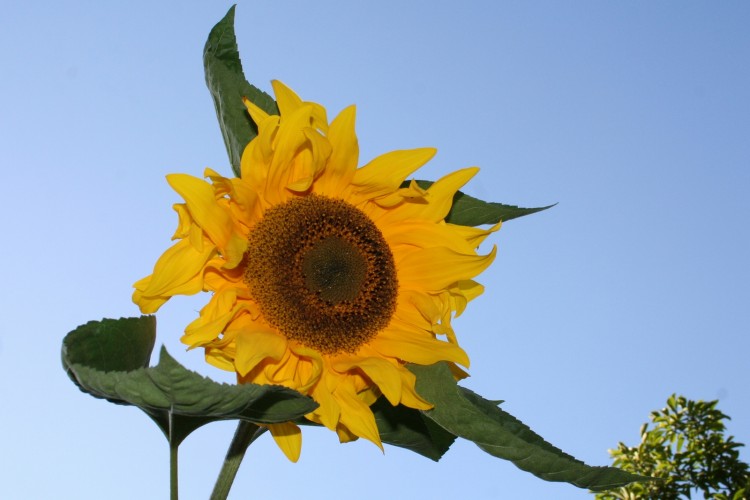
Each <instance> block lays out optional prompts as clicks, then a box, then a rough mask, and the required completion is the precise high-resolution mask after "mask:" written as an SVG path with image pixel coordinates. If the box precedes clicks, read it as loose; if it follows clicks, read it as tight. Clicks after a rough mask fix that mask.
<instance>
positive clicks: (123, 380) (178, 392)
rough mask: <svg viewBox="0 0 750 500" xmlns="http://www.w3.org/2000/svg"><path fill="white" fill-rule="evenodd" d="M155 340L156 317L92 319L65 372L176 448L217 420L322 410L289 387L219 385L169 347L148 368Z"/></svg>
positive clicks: (71, 342) (66, 359)
mask: <svg viewBox="0 0 750 500" xmlns="http://www.w3.org/2000/svg"><path fill="white" fill-rule="evenodd" d="M155 336H156V322H155V320H154V318H153V316H142V317H140V318H122V319H119V320H112V319H104V320H102V321H91V322H89V323H87V324H85V325H82V326H80V327H78V328H77V329H76V330H74V331H72V332H70V333H69V334H68V335H67V336H66V337H65V339H64V340H63V350H62V362H63V367H64V368H65V370H66V372H67V373H68V375H69V376H70V378H71V379H72V380H73V381H74V382H75V383H76V385H78V387H79V388H80V389H81V390H82V391H83V392H86V393H88V394H91V395H92V396H94V397H97V398H104V399H107V400H108V401H111V402H113V403H117V404H123V405H132V406H137V407H138V408H140V409H141V410H143V411H144V412H145V413H146V414H148V416H149V417H151V418H152V419H153V420H154V421H155V422H156V423H157V425H158V426H159V428H161V430H162V432H164V435H165V436H166V437H167V439H168V440H169V442H170V443H172V444H174V445H179V443H180V442H182V440H183V439H185V438H186V437H187V436H188V435H189V434H190V433H191V432H192V431H194V430H195V429H197V428H198V427H200V426H202V425H204V424H206V423H209V422H213V421H217V420H230V419H242V420H247V421H249V422H252V423H256V424H270V423H278V422H287V421H290V420H294V419H296V418H299V417H301V416H302V415H305V414H306V413H309V412H311V411H312V410H314V409H315V408H317V403H315V402H314V401H313V400H312V399H310V398H307V397H305V396H302V395H301V394H299V393H298V392H296V391H293V390H291V389H287V388H285V387H281V386H273V385H255V384H242V385H230V384H220V383H217V382H214V381H212V380H210V379H208V378H205V377H203V376H201V375H199V374H198V373H195V372H193V371H190V370H187V369H186V368H185V367H183V366H182V365H180V364H179V363H178V362H177V361H175V360H174V358H172V357H171V356H170V355H169V354H168V353H167V351H166V349H164V348H162V350H161V354H160V359H159V363H158V365H157V366H155V367H151V368H147V366H148V362H149V359H150V357H151V350H152V349H153V346H154V339H155ZM123 360H124V361H123Z"/></svg>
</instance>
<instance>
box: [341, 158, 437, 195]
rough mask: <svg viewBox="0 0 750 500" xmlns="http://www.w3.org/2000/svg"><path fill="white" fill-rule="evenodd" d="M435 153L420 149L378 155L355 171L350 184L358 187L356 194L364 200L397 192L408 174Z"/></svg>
mask: <svg viewBox="0 0 750 500" xmlns="http://www.w3.org/2000/svg"><path fill="white" fill-rule="evenodd" d="M436 152H437V151H436V150H435V149H434V148H420V149H407V150H400V151H391V152H390V153H386V154H384V155H380V156H378V157H377V158H375V159H374V160H372V161H371V162H370V163H368V164H367V165H365V166H364V167H362V168H360V169H357V171H356V173H355V174H354V179H352V184H354V185H356V186H358V187H359V189H358V194H359V195H360V196H363V197H365V198H375V197H378V196H383V195H388V194H390V193H392V192H393V191H395V190H397V189H398V188H399V186H401V183H402V182H404V180H405V179H406V178H407V177H408V176H409V174H411V173H412V172H414V171H415V170H417V169H418V168H419V167H421V166H422V165H424V164H425V163H427V162H428V161H430V159H431V158H432V157H433V156H435V153H436Z"/></svg>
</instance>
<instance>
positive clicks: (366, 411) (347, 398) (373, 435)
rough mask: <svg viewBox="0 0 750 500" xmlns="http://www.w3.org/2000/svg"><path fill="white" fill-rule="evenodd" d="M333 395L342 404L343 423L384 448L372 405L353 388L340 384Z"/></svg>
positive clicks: (360, 435) (358, 434) (352, 430)
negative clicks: (357, 394)
mask: <svg viewBox="0 0 750 500" xmlns="http://www.w3.org/2000/svg"><path fill="white" fill-rule="evenodd" d="M333 396H334V397H335V398H336V401H337V402H338V404H339V406H341V420H340V421H341V423H342V424H343V425H344V426H346V428H347V429H349V430H350V431H351V432H352V433H354V434H356V435H357V436H359V437H363V438H365V439H367V440H368V441H372V442H373V443H375V444H376V445H378V447H379V448H380V449H381V450H382V449H383V444H382V443H381V442H380V433H379V432H378V425H377V424H376V423H375V416H374V415H373V414H372V410H370V407H369V406H367V405H366V404H365V403H363V402H362V401H360V399H359V398H358V397H357V396H356V394H355V393H354V391H353V389H349V390H347V389H344V388H343V387H342V386H339V390H337V391H336V392H335V393H334V395H333Z"/></svg>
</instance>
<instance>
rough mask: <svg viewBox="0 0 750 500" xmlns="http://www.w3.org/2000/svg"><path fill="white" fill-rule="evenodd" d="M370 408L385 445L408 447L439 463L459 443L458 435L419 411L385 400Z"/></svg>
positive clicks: (381, 399)
mask: <svg viewBox="0 0 750 500" xmlns="http://www.w3.org/2000/svg"><path fill="white" fill-rule="evenodd" d="M370 408H371V409H372V412H373V413H374V414H375V422H376V423H377V424H378V431H379V432H380V439H381V440H382V441H383V442H384V443H388V444H390V445H393V446H398V447H400V448H406V449H408V450H411V451H413V452H415V453H419V454H420V455H422V456H425V457H427V458H430V459H432V460H435V461H436V462H437V461H438V460H440V458H441V457H442V456H443V455H444V454H445V452H446V451H448V448H450V447H451V445H452V444H453V441H455V440H456V436H454V435H453V434H451V433H450V432H448V431H446V430H445V429H443V428H442V427H440V426H439V425H437V424H435V422H433V421H432V420H431V419H429V418H427V417H425V416H424V415H423V414H422V412H420V411H419V410H414V409H412V408H408V407H406V406H403V405H398V406H393V405H392V404H391V403H390V402H388V400H387V399H385V398H384V397H381V398H380V399H378V400H377V401H376V402H375V404H373V405H372V406H371V407H370Z"/></svg>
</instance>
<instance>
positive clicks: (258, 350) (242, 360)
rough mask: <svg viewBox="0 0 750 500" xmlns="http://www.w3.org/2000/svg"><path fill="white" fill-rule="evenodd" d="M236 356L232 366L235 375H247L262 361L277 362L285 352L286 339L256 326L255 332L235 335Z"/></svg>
mask: <svg viewBox="0 0 750 500" xmlns="http://www.w3.org/2000/svg"><path fill="white" fill-rule="evenodd" d="M236 343H237V354H236V358H235V361H234V365H235V367H236V369H237V373H239V374H240V375H241V376H243V377H244V376H245V375H247V374H248V373H249V372H250V371H251V370H252V369H253V368H255V367H256V366H257V365H258V363H260V362H261V361H263V360H264V359H268V358H270V359H272V360H273V361H279V360H280V359H281V358H282V356H283V355H284V352H285V351H286V345H287V342H286V339H285V338H284V337H282V336H281V335H279V334H277V333H275V332H273V331H270V330H264V329H262V327H261V326H260V325H258V327H257V330H254V331H243V332H241V333H240V334H239V335H237V339H236Z"/></svg>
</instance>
